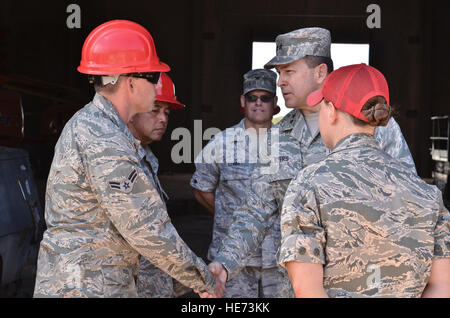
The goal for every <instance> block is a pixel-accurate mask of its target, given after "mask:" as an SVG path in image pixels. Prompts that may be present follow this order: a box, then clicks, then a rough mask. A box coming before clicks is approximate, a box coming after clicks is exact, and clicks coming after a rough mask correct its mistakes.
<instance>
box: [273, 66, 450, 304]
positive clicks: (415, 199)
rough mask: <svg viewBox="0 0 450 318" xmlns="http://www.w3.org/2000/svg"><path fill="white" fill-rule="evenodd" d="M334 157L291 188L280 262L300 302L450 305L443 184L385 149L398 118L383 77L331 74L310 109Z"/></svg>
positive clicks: (362, 69)
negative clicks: (377, 133)
mask: <svg viewBox="0 0 450 318" xmlns="http://www.w3.org/2000/svg"><path fill="white" fill-rule="evenodd" d="M319 103H320V114H319V129H320V133H321V136H322V139H323V140H324V142H325V145H326V146H327V147H328V148H329V149H330V150H331V152H330V154H329V155H328V156H327V158H326V159H325V160H323V161H322V162H319V163H316V164H312V165H310V166H308V167H307V168H305V169H304V170H302V171H301V172H300V173H299V174H298V175H297V177H296V178H295V179H294V180H293V181H292V182H291V184H290V186H289V188H288V190H287V192H286V197H285V201H284V204H283V210H282V217H281V223H282V246H281V249H280V255H279V259H278V261H279V263H280V265H281V266H285V267H286V268H287V270H288V273H289V277H290V279H291V282H292V284H293V287H294V290H295V293H296V296H297V297H326V296H330V297H370V296H373V297H421V296H424V297H426V296H430V297H431V296H438V297H450V215H449V212H448V210H447V209H446V208H445V207H444V205H443V202H442V195H441V193H440V192H439V190H438V189H437V188H436V187H435V186H430V185H428V184H426V183H425V182H424V181H422V180H421V179H420V178H419V177H418V176H417V175H416V174H415V173H413V172H412V171H411V170H410V169H408V168H407V167H406V166H405V165H403V164H402V163H401V162H399V161H398V160H396V159H394V158H392V157H390V156H389V155H388V154H386V153H385V152H383V151H382V150H381V149H380V146H379V145H378V143H377V141H376V140H375V139H374V137H373V134H374V130H375V127H376V126H383V125H386V123H387V122H388V120H389V118H390V116H391V113H392V112H391V107H390V106H389V90H388V85H387V82H386V80H385V78H384V76H383V75H382V74H381V73H380V72H379V71H378V70H377V69H375V68H373V67H371V66H367V65H365V64H359V65H350V66H346V67H342V68H340V69H338V70H336V71H334V72H332V73H331V74H330V75H329V76H328V77H327V79H326V81H325V83H324V85H323V87H322V89H320V90H318V91H315V92H313V93H311V94H310V95H309V97H308V105H310V106H315V105H317V104H319Z"/></svg>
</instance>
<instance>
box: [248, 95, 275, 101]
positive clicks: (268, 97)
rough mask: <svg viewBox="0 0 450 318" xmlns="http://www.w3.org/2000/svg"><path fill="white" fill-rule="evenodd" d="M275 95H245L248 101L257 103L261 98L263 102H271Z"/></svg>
mask: <svg viewBox="0 0 450 318" xmlns="http://www.w3.org/2000/svg"><path fill="white" fill-rule="evenodd" d="M274 97H275V96H272V95H262V96H256V95H251V94H248V95H245V99H246V100H247V102H251V103H255V102H256V101H257V100H258V99H260V100H261V102H263V103H268V102H271V101H272V100H273V98H274Z"/></svg>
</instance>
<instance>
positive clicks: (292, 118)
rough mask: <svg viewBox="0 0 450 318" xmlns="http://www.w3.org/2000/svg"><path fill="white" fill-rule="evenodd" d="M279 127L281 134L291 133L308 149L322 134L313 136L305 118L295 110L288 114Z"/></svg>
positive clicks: (299, 111) (317, 133)
mask: <svg viewBox="0 0 450 318" xmlns="http://www.w3.org/2000/svg"><path fill="white" fill-rule="evenodd" d="M279 127H280V130H281V132H285V133H288V132H289V131H291V133H290V135H291V137H292V138H294V139H296V140H297V141H299V142H300V143H301V144H302V145H304V146H306V147H309V146H310V145H311V143H312V142H313V141H314V139H316V137H317V136H318V135H319V134H320V132H319V131H317V132H316V133H315V134H314V136H313V135H311V132H310V130H309V128H308V125H307V124H306V119H305V116H304V115H303V113H302V112H301V110H299V109H294V110H292V111H291V112H290V113H289V114H287V115H286V116H285V118H284V119H283V123H282V124H280V126H279Z"/></svg>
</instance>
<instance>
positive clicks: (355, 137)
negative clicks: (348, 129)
mask: <svg viewBox="0 0 450 318" xmlns="http://www.w3.org/2000/svg"><path fill="white" fill-rule="evenodd" d="M352 148H374V149H380V145H379V144H378V142H377V141H376V139H375V138H374V136H372V135H370V134H366V133H357V134H350V135H348V136H346V137H344V138H342V139H341V140H339V142H338V143H337V144H336V146H335V147H334V148H333V150H331V153H335V152H339V151H344V150H348V149H352Z"/></svg>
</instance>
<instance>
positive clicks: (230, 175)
mask: <svg viewBox="0 0 450 318" xmlns="http://www.w3.org/2000/svg"><path fill="white" fill-rule="evenodd" d="M276 78H277V75H276V73H275V72H273V71H270V70H265V69H256V70H251V71H249V72H247V73H246V74H245V75H244V83H243V94H242V96H241V112H242V113H243V114H244V115H245V117H244V118H243V119H242V120H241V121H240V122H239V123H238V124H237V125H235V126H233V127H231V128H228V129H226V130H224V131H222V132H221V133H219V134H217V135H216V136H215V137H214V138H213V139H212V140H211V141H210V142H209V143H208V145H206V147H205V148H204V149H203V151H202V152H201V153H200V154H199V155H198V157H197V159H196V172H195V174H194V175H193V177H192V180H191V185H192V187H194V189H195V190H194V195H195V197H196V199H197V200H198V201H199V202H200V204H201V205H203V206H204V207H205V208H206V210H207V211H208V212H209V213H211V214H212V215H214V230H213V238H212V242H211V245H210V247H209V251H208V258H209V259H210V260H213V259H214V258H215V257H216V256H217V249H218V248H219V246H220V245H221V241H222V239H223V238H224V237H225V236H226V234H227V231H228V228H229V227H230V225H231V223H232V221H233V212H234V211H235V210H236V209H238V208H239V207H240V206H241V205H242V204H243V203H244V201H243V200H244V199H245V197H246V195H245V193H246V191H247V190H248V188H249V187H250V176H251V171H252V169H253V167H254V165H255V163H256V161H257V156H258V150H257V148H256V147H255V146H256V143H254V142H252V141H254V140H256V139H258V137H259V138H265V136H266V132H267V130H268V129H269V128H270V127H271V125H272V116H273V115H274V113H278V112H279V108H278V107H277V97H276ZM223 148H225V152H224V151H223ZM210 154H213V155H212V156H211V157H210V160H208V158H207V156H210ZM274 225H277V226H274V227H272V228H271V229H270V230H269V231H268V232H267V234H266V235H265V236H264V238H263V239H262V241H261V243H260V244H258V246H257V247H255V248H256V252H255V254H254V255H253V257H252V258H251V259H250V260H249V262H248V263H247V266H246V267H245V268H243V269H242V271H241V272H240V273H239V274H238V275H237V276H236V277H234V278H233V279H232V280H230V281H229V282H227V284H226V291H225V294H224V297H227V298H242V297H250V298H257V297H279V296H280V294H279V292H278V291H277V290H278V286H277V283H278V282H279V281H280V280H281V277H282V276H283V274H284V272H283V271H280V270H279V269H278V268H277V267H278V266H277V262H276V257H275V255H276V247H277V246H278V245H279V241H280V239H281V236H280V228H279V226H278V225H279V222H277V223H276V224H274ZM284 277H285V279H287V275H285V274H284Z"/></svg>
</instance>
